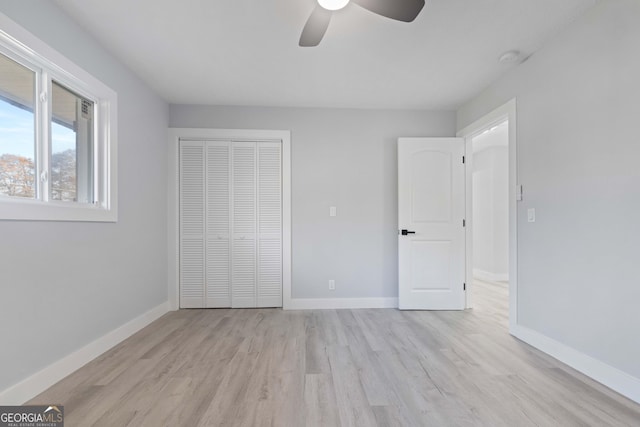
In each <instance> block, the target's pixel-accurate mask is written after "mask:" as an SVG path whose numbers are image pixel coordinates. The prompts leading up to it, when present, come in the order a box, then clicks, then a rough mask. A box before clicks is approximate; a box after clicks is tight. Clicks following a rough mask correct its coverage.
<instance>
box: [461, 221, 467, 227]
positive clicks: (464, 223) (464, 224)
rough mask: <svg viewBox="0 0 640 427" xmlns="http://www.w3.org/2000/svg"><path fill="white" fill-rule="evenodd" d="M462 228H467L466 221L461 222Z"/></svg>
mask: <svg viewBox="0 0 640 427" xmlns="http://www.w3.org/2000/svg"><path fill="white" fill-rule="evenodd" d="M462 226H463V227H466V226H467V220H466V219H463V220H462Z"/></svg>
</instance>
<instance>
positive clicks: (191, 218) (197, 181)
mask: <svg viewBox="0 0 640 427" xmlns="http://www.w3.org/2000/svg"><path fill="white" fill-rule="evenodd" d="M204 281H205V147H204V143H202V142H200V141H181V142H180V307H181V308H203V307H204V306H205V298H204V286H203V284H204Z"/></svg>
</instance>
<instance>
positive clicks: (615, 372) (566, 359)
mask: <svg viewBox="0 0 640 427" xmlns="http://www.w3.org/2000/svg"><path fill="white" fill-rule="evenodd" d="M511 333H512V334H513V335H514V336H515V337H516V338H518V339H520V340H522V341H524V342H526V343H527V344H529V345H532V346H533V347H535V348H537V349H538V350H541V351H543V352H545V353H547V354H548V355H550V356H552V357H554V358H556V359H558V360H559V361H561V362H562V363H565V364H567V365H569V366H571V367H572V368H573V369H575V370H577V371H579V372H582V373H583V374H585V375H587V376H588V377H591V378H592V379H594V380H596V381H597V382H599V383H601V384H603V385H605V386H607V387H609V388H610V389H612V390H614V391H616V392H618V393H620V394H621V395H623V396H625V397H627V398H629V399H631V400H633V401H634V402H637V403H640V379H639V378H636V377H633V376H631V375H629V374H627V373H626V372H622V371H621V370H619V369H617V368H614V367H613V366H610V365H607V364H606V363H604V362H601V361H600V360H597V359H594V358H593V357H591V356H588V355H586V354H584V353H581V352H579V351H578V350H575V349H573V348H571V347H569V346H567V345H565V344H562V343H560V342H558V341H555V340H553V339H551V338H549V337H547V336H546V335H543V334H541V333H539V332H536V331H534V330H532V329H529V328H526V327H524V326H521V325H516V326H515V327H514V328H513V329H512V330H511Z"/></svg>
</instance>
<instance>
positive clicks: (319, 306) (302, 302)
mask: <svg viewBox="0 0 640 427" xmlns="http://www.w3.org/2000/svg"><path fill="white" fill-rule="evenodd" d="M350 308H398V298H292V299H291V304H290V305H289V306H288V307H287V308H286V309H287V310H329V309H350Z"/></svg>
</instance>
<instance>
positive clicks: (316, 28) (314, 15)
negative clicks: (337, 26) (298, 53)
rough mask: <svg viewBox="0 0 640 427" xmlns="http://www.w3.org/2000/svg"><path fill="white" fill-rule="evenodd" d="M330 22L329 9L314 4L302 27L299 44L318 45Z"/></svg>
mask: <svg viewBox="0 0 640 427" xmlns="http://www.w3.org/2000/svg"><path fill="white" fill-rule="evenodd" d="M329 22H331V11H329V10H326V9H324V8H323V7H320V6H316V8H315V9H314V11H313V12H311V16H310V17H309V19H308V20H307V23H306V24H305V25H304V28H303V29H302V35H301V36H300V43H299V45H300V46H302V47H312V46H318V44H319V43H320V40H322V37H324V33H326V32H327V28H328V27H329Z"/></svg>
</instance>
